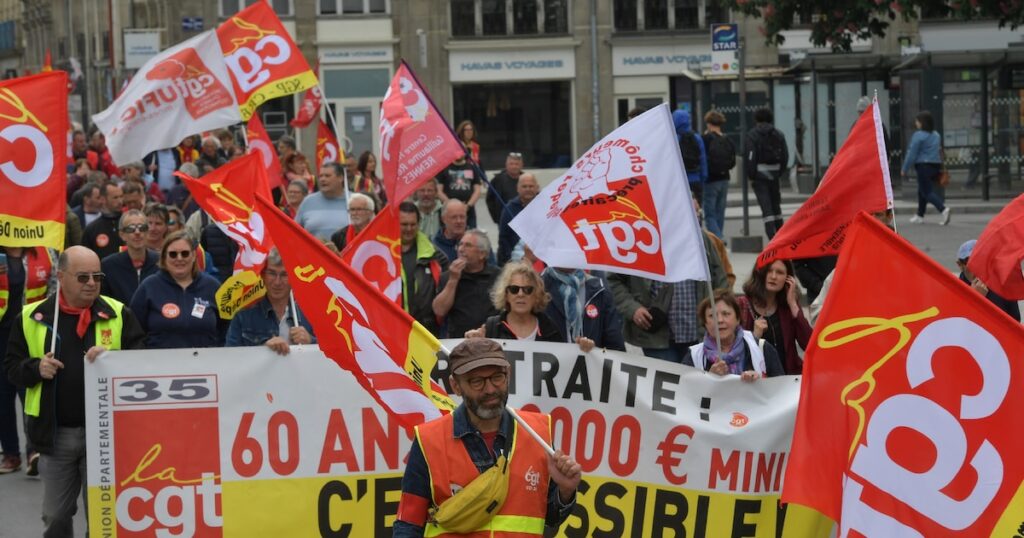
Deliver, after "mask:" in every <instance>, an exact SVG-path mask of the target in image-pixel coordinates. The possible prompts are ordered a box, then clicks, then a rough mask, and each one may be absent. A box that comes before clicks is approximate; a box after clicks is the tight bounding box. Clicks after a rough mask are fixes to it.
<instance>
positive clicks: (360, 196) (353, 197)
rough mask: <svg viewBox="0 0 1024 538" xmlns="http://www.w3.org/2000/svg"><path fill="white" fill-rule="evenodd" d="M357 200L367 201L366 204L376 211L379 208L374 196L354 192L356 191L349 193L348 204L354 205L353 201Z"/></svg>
mask: <svg viewBox="0 0 1024 538" xmlns="http://www.w3.org/2000/svg"><path fill="white" fill-rule="evenodd" d="M356 200H363V201H364V202H366V205H367V207H369V208H370V211H376V210H377V207H376V204H374V203H373V198H370V197H369V196H367V195H365V194H363V193H361V192H354V193H352V194H350V195H348V206H349V207H350V208H351V207H352V202H355V201H356Z"/></svg>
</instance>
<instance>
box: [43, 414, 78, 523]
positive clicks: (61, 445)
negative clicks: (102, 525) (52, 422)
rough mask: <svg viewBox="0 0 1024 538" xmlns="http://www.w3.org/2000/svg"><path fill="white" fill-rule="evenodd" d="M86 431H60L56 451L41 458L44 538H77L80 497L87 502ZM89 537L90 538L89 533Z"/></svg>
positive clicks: (62, 428)
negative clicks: (77, 515)
mask: <svg viewBox="0 0 1024 538" xmlns="http://www.w3.org/2000/svg"><path fill="white" fill-rule="evenodd" d="M85 453H86V452H85V428H65V427H62V426H58V427H57V435H56V437H54V442H53V449H52V450H51V451H50V453H49V454H42V455H40V457H39V475H40V476H41V477H42V478H43V524H44V525H45V527H46V530H45V531H43V537H44V538H51V537H54V538H56V537H61V538H63V537H67V538H73V537H74V536H75V528H74V519H73V518H74V517H75V513H76V512H77V511H78V499H77V497H78V495H81V496H82V504H83V508H84V510H85V513H86V514H88V513H89V506H88V501H87V500H86V476H87V475H86V463H85ZM85 535H86V536H89V533H88V531H86V534H85Z"/></svg>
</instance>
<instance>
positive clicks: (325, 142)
mask: <svg viewBox="0 0 1024 538" xmlns="http://www.w3.org/2000/svg"><path fill="white" fill-rule="evenodd" d="M327 163H341V164H345V152H344V151H342V149H341V145H340V144H338V138H337V137H336V136H334V131H332V130H331V128H330V127H328V126H327V123H325V122H324V120H320V123H319V124H318V125H317V127H316V171H317V173H319V172H320V169H321V168H323V167H324V165H325V164H327Z"/></svg>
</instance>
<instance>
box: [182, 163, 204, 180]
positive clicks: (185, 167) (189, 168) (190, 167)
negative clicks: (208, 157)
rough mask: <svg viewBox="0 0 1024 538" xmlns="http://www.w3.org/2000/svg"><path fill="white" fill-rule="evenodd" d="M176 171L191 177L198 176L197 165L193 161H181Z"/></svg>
mask: <svg viewBox="0 0 1024 538" xmlns="http://www.w3.org/2000/svg"><path fill="white" fill-rule="evenodd" d="M178 171H179V172H181V173H183V174H185V175H187V176H191V177H199V167H198V166H196V164H195V163H181V166H179V167H178Z"/></svg>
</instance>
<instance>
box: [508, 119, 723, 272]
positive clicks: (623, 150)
mask: <svg viewBox="0 0 1024 538" xmlns="http://www.w3.org/2000/svg"><path fill="white" fill-rule="evenodd" d="M511 226H512V229H514V230H515V231H516V233H518V234H519V237H520V238H521V239H522V240H523V241H524V242H525V243H526V244H527V245H529V247H530V248H531V249H532V250H533V252H534V253H535V254H536V255H537V256H538V257H539V258H540V259H542V260H544V262H545V263H547V264H548V265H552V266H555V267H573V268H581V269H603V270H607V271H613V272H616V273H625V274H631V275H638V276H643V277H647V278H652V279H655V280H661V281H664V282H678V281H680V280H708V276H707V262H706V261H705V259H706V255H705V253H704V238H703V235H702V232H701V230H700V225H699V224H698V222H697V216H696V214H695V213H694V211H693V203H692V201H691V199H690V186H689V183H688V182H687V179H686V173H685V172H684V170H683V158H682V155H680V154H679V143H678V141H677V139H676V132H675V128H674V127H673V124H672V117H671V115H670V114H669V111H668V105H661V106H658V107H655V108H652V109H651V110H648V111H647V112H645V113H643V114H641V115H640V116H638V117H636V118H635V119H633V120H632V121H630V122H629V123H626V124H625V125H623V126H622V127H619V128H618V129H616V130H615V131H613V132H612V133H611V134H609V135H608V136H606V137H604V138H603V139H601V141H600V142H598V143H597V144H595V145H594V147H592V148H590V150H589V151H587V152H586V153H584V154H583V156H582V157H580V158H579V160H577V161H576V163H575V164H573V165H572V167H570V168H569V170H568V171H567V172H566V173H565V174H563V175H562V176H561V177H559V178H558V179H556V180H555V181H554V182H552V183H551V184H550V185H548V186H547V188H545V189H544V191H543V192H541V193H540V194H539V195H538V196H537V197H536V198H535V199H534V200H533V201H532V202H530V204H529V205H527V206H526V208H525V209H523V211H522V212H520V213H519V215H518V216H516V218H515V219H513V220H512V222H511Z"/></svg>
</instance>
